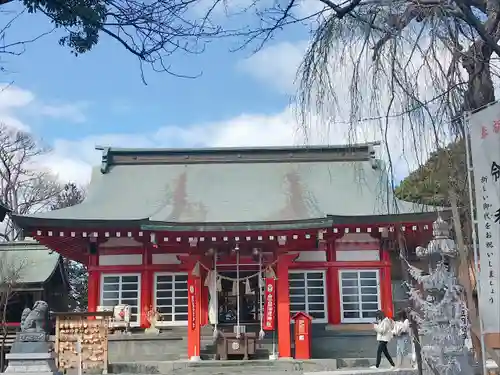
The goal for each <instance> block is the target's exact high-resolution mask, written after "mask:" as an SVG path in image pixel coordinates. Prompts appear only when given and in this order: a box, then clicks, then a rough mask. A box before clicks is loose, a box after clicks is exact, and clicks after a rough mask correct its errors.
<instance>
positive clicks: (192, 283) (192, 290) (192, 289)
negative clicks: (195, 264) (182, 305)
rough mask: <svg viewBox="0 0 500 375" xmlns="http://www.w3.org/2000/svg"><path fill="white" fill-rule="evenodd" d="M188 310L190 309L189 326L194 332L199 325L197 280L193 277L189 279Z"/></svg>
mask: <svg viewBox="0 0 500 375" xmlns="http://www.w3.org/2000/svg"><path fill="white" fill-rule="evenodd" d="M188 296H189V301H188V309H189V325H190V327H191V329H192V330H193V331H194V330H195V329H196V326H197V324H198V322H197V318H196V317H197V315H198V313H197V310H196V309H197V308H198V306H197V305H196V280H195V279H194V278H193V277H189V278H188Z"/></svg>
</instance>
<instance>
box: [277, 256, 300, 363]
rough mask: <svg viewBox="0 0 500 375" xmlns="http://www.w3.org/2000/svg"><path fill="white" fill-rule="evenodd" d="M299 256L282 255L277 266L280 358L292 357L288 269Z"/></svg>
mask: <svg viewBox="0 0 500 375" xmlns="http://www.w3.org/2000/svg"><path fill="white" fill-rule="evenodd" d="M298 256H299V254H280V255H278V262H277V265H276V276H277V277H278V280H277V285H276V294H277V296H276V299H277V310H278V311H277V312H278V315H277V320H278V354H279V357H280V358H290V357H291V356H292V348H291V343H292V341H291V333H290V318H291V316H290V286H289V281H288V268H289V267H290V264H291V263H292V262H293V261H294V260H295V259H296V258H297V257H298Z"/></svg>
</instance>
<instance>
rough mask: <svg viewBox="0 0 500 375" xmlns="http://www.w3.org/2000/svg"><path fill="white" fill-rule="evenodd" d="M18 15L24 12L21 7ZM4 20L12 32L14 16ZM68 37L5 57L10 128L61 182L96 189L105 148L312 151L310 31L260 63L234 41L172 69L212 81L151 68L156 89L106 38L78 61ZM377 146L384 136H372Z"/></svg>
mask: <svg viewBox="0 0 500 375" xmlns="http://www.w3.org/2000/svg"><path fill="white" fill-rule="evenodd" d="M304 1H306V2H308V3H307V4H312V3H313V2H314V0H304ZM9 6H10V9H13V10H14V9H15V6H16V5H12V4H10V5H9ZM312 6H316V3H315V2H314V4H313V5H312ZM4 9H5V8H4ZM311 9H313V8H311ZM1 17H3V18H2V19H3V21H1V22H3V23H4V24H5V22H7V21H8V20H9V19H10V18H9V17H11V15H5V14H3V15H2V16H1ZM50 29H51V25H50V23H49V22H48V21H47V19H46V18H45V17H44V16H43V15H38V14H36V15H28V14H24V15H23V16H21V17H20V18H19V19H18V20H16V22H15V23H14V24H13V26H11V27H10V29H9V30H7V33H6V35H7V41H18V40H25V39H30V38H33V37H35V36H37V35H39V34H41V33H43V32H45V31H48V30H50ZM60 36H61V34H59V33H57V32H56V33H52V34H50V35H48V36H45V37H43V38H41V39H39V40H38V41H36V42H34V43H30V44H29V45H27V46H26V51H25V52H24V53H23V54H21V55H19V56H4V57H3V66H5V68H6V70H7V72H6V73H4V82H5V83H7V82H12V83H13V85H12V86H11V87H10V88H9V89H7V90H4V92H2V93H0V121H3V122H5V123H8V124H11V125H13V126H17V127H21V128H23V129H26V130H29V131H31V132H32V133H33V134H35V135H36V136H37V137H39V138H41V139H43V141H44V142H45V143H47V144H48V145H50V146H51V147H53V151H52V152H51V154H50V155H48V156H47V157H46V158H45V159H44V163H45V164H46V165H47V167H48V168H50V169H52V170H53V171H54V172H55V173H57V174H58V175H59V177H60V178H61V180H64V181H67V180H73V181H77V182H82V183H84V182H87V181H88V179H89V177H90V166H91V165H95V164H96V163H98V162H99V158H100V155H99V153H98V152H96V151H94V146H95V145H97V144H100V145H112V146H122V147H134V146H135V147H196V146H259V145H289V144H297V143H303V142H304V139H303V137H302V136H301V133H300V126H299V124H298V123H297V118H296V116H295V115H294V112H293V108H294V105H293V100H292V98H293V95H294V94H295V92H296V86H295V85H294V79H295V74H296V70H297V67H298V65H299V64H300V61H301V58H302V56H303V53H304V51H305V48H306V46H307V39H308V33H307V28H305V27H294V28H290V29H288V30H287V31H286V32H285V33H282V34H279V35H278V37H277V38H276V39H275V40H272V41H271V42H269V43H268V44H267V45H266V46H265V48H264V49H263V50H261V51H259V52H258V53H256V54H253V53H252V50H250V49H247V50H243V51H239V52H230V49H232V48H234V46H235V45H236V44H237V43H238V41H236V40H232V41H216V42H213V43H211V44H210V45H209V46H208V48H207V51H206V52H205V53H203V54H201V55H176V56H174V57H173V58H172V59H171V60H169V62H170V63H171V65H172V66H173V67H174V69H176V71H178V72H179V73H184V74H193V75H194V74H197V73H200V72H201V73H202V75H201V76H200V77H198V78H196V79H182V78H178V77H174V76H171V75H168V74H166V73H154V72H152V71H151V70H150V69H148V68H147V67H146V80H147V85H145V84H144V83H143V82H142V80H141V76H140V69H139V63H138V61H137V59H136V58H135V57H134V56H132V55H131V54H130V53H128V52H126V51H125V50H124V49H123V48H122V47H121V46H120V45H119V44H118V43H116V42H115V41H113V40H111V39H109V38H107V37H102V39H101V41H100V43H99V44H98V46H97V47H95V48H94V49H93V50H92V51H90V52H88V53H86V54H84V55H81V56H78V57H75V56H73V55H72V54H71V53H70V51H69V49H67V48H65V47H61V46H59V44H58V39H59V37H60ZM339 84H340V85H342V84H345V82H344V83H342V82H340V83H339ZM344 130H345V129H344ZM339 131H340V133H339ZM312 132H313V133H314V134H312V136H313V137H312V141H310V142H312V143H335V144H338V143H343V142H345V137H344V134H343V133H342V129H340V130H338V131H336V132H335V133H334V134H333V135H332V134H331V131H330V130H326V129H322V128H321V126H319V128H318V127H317V128H315V129H313V130H312ZM367 138H368V139H366V140H374V139H375V138H378V139H379V138H380V137H377V135H376V134H375V135H374V133H373V132H370V134H369V136H368V137H367Z"/></svg>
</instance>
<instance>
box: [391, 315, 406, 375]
mask: <svg viewBox="0 0 500 375" xmlns="http://www.w3.org/2000/svg"><path fill="white" fill-rule="evenodd" d="M392 334H393V336H394V337H396V367H397V368H400V367H402V366H403V362H404V359H405V358H406V357H407V356H408V352H409V350H408V346H409V337H410V321H409V320H408V315H407V314H406V311H404V310H401V311H399V312H398V313H397V315H396V321H395V322H394V328H393V330H392Z"/></svg>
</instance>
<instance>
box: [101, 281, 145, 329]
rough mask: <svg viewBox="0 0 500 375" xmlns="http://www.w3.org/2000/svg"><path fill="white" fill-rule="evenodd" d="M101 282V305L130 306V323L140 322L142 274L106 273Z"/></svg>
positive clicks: (136, 323) (137, 323)
mask: <svg viewBox="0 0 500 375" xmlns="http://www.w3.org/2000/svg"><path fill="white" fill-rule="evenodd" d="M101 280H102V282H101V305H102V306H106V307H114V306H116V305H129V306H130V312H131V313H130V325H132V326H134V325H135V326H137V325H139V324H140V319H139V315H140V308H139V307H140V305H141V295H140V291H141V276H140V275H139V274H131V273H127V274H104V275H102V279H101Z"/></svg>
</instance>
